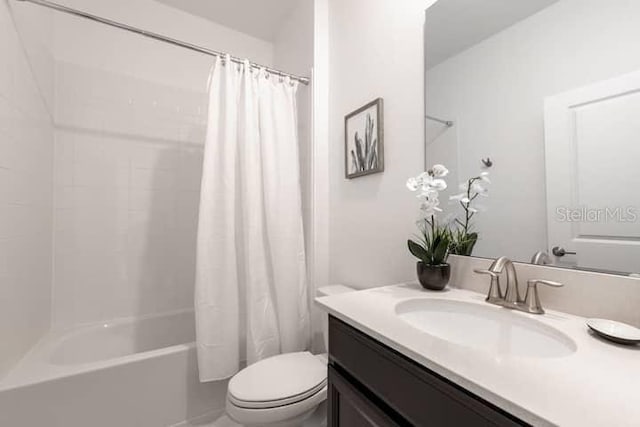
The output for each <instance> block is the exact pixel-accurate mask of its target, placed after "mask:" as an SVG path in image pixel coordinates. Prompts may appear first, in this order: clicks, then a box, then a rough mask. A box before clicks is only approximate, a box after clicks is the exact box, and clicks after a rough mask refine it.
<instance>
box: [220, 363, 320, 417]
mask: <svg viewBox="0 0 640 427" xmlns="http://www.w3.org/2000/svg"><path fill="white" fill-rule="evenodd" d="M326 384H327V367H326V364H325V363H323V362H322V360H321V359H319V358H318V357H316V356H314V355H312V354H311V353H309V352H307V351H304V352H300V353H287V354H281V355H278V356H273V357H270V358H268V359H264V360H261V361H260V362H257V363H255V364H253V365H251V366H248V367H247V368H245V369H243V370H242V371H240V372H239V373H238V374H236V375H235V376H234V377H233V378H232V379H231V381H230V382H229V389H228V393H227V395H228V399H229V401H230V402H231V403H232V404H233V405H234V406H237V407H239V408H247V409H265V408H276V407H279V406H284V405H290V404H293V403H297V402H300V401H303V400H306V399H308V398H310V397H311V396H313V395H315V394H317V393H318V392H319V391H321V390H322V389H323V388H324V387H325V386H326Z"/></svg>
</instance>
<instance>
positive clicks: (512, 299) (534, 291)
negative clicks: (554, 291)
mask: <svg viewBox="0 0 640 427" xmlns="http://www.w3.org/2000/svg"><path fill="white" fill-rule="evenodd" d="M505 270H506V272H507V286H506V290H505V292H504V294H503V293H502V288H501V287H500V274H501V273H502V272H503V271H505ZM474 272H476V273H478V274H486V275H488V276H490V277H491V285H490V287H489V293H488V294H487V298H486V299H485V301H487V302H488V303H491V304H495V305H499V306H501V307H504V308H509V309H512V310H519V311H524V312H525V313H531V314H544V309H543V308H542V305H541V304H540V298H539V296H538V288H537V285H538V284H541V285H547V286H554V287H561V286H563V285H562V283H558V282H552V281H550V280H542V279H534V280H528V281H527V292H526V294H525V297H524V299H522V297H521V296H520V288H519V286H518V275H517V273H516V268H515V266H514V265H513V262H512V261H511V260H510V259H509V258H507V257H500V258H498V259H496V260H495V261H494V262H493V263H492V264H491V266H490V267H489V268H488V269H487V270H481V269H476V270H474Z"/></svg>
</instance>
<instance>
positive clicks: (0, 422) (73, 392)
mask: <svg viewBox="0 0 640 427" xmlns="http://www.w3.org/2000/svg"><path fill="white" fill-rule="evenodd" d="M194 336H195V328H194V316H193V311H192V310H189V311H181V312H174V313H168V314H164V315H157V316H148V317H143V318H139V319H123V320H116V321H111V322H106V323H101V324H93V325H86V326H82V327H78V328H74V329H71V330H65V331H60V332H55V333H51V334H49V335H48V336H46V337H45V338H44V339H43V340H41V342H40V343H38V344H37V345H36V346H35V347H34V348H33V349H32V350H31V351H30V352H29V353H28V354H27V355H26V356H25V357H24V359H23V360H22V361H21V362H20V363H19V364H18V366H16V367H15V368H14V369H13V370H12V371H11V372H10V373H9V374H8V375H7V376H6V377H5V378H4V379H2V380H0V426H1V427H5V426H7V427H8V426H10V427H40V426H45V425H46V426H48V427H58V426H60V427H103V426H104V427H128V426H131V427H147V426H148V427H166V426H171V425H173V424H177V423H179V422H182V421H184V420H187V419H192V418H197V417H200V416H202V415H205V414H209V413H216V412H221V411H222V410H223V408H224V399H225V393H226V382H224V381H221V382H216V383H208V384H201V383H200V382H199V381H198V375H197V362H196V352H195V344H194V343H193V341H194Z"/></svg>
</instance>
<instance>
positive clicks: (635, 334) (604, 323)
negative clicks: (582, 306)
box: [587, 319, 640, 345]
mask: <svg viewBox="0 0 640 427" xmlns="http://www.w3.org/2000/svg"><path fill="white" fill-rule="evenodd" d="M587 326H588V327H589V329H591V330H592V331H594V332H595V333H596V334H598V335H600V336H601V337H602V338H605V339H607V340H609V341H613V342H615V343H618V344H626V345H635V344H640V329H638V328H635V327H633V326H631V325H627V324H626V323H621V322H615V321H613V320H606V319H587Z"/></svg>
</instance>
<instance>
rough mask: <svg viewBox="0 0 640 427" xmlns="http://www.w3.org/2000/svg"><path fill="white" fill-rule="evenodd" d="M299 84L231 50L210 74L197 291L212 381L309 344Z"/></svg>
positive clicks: (201, 355) (204, 371) (202, 357)
mask: <svg viewBox="0 0 640 427" xmlns="http://www.w3.org/2000/svg"><path fill="white" fill-rule="evenodd" d="M225 64H226V65H225ZM297 86H298V83H297V82H295V83H292V82H291V81H290V79H288V78H285V79H281V78H280V77H278V76H274V75H268V74H267V73H266V72H265V71H263V70H255V69H254V70H253V71H251V67H250V64H249V62H248V61H245V63H244V64H242V65H238V64H234V63H233V62H231V60H230V58H229V57H227V58H226V59H225V60H224V62H223V60H220V59H218V60H217V61H216V64H215V65H214V67H213V69H212V73H211V75H210V82H209V103H210V104H209V113H208V125H207V138H206V146H205V151H204V164H203V174H202V187H201V195H200V216H199V221H198V246H197V267H196V291H195V309H196V335H197V350H198V367H199V373H200V380H201V381H203V382H204V381H213V380H218V379H223V378H228V377H230V376H232V375H234V374H235V373H236V372H237V371H238V370H239V369H240V367H241V364H242V363H243V362H244V361H246V362H247V363H248V364H251V363H253V362H256V361H258V360H261V359H263V358H266V357H269V356H273V355H276V354H280V353H284V352H292V351H300V350H303V349H305V348H306V347H307V344H308V340H309V309H308V301H307V285H306V266H305V252H304V235H303V225H302V207H301V194H300V178H299V175H300V174H299V158H298V140H297V123H296V120H297V118H296V101H295V98H296V92H297Z"/></svg>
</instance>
